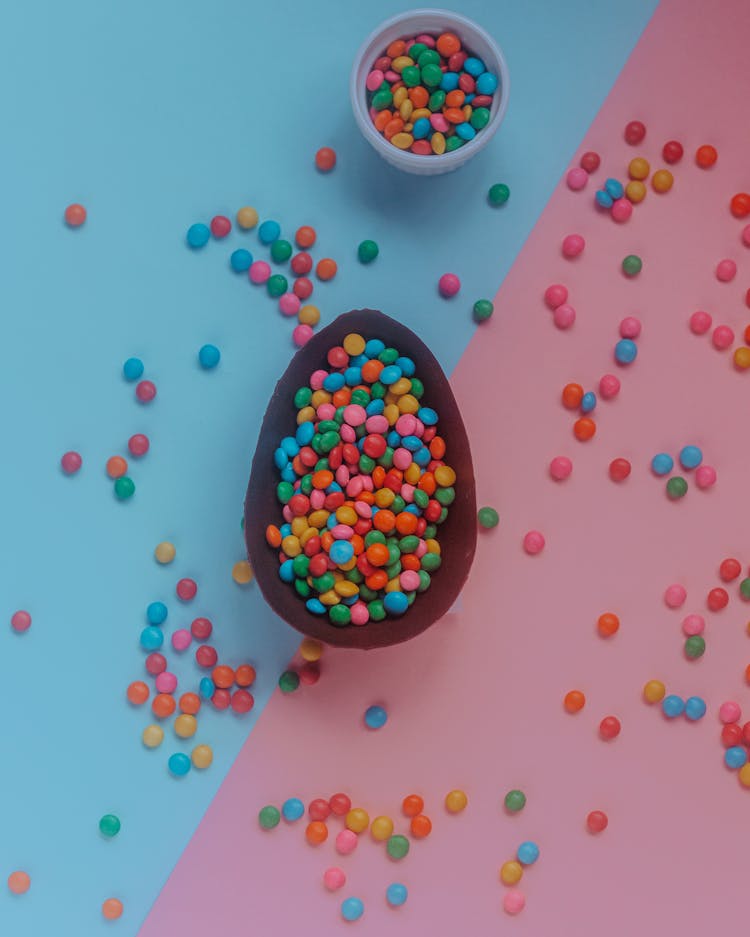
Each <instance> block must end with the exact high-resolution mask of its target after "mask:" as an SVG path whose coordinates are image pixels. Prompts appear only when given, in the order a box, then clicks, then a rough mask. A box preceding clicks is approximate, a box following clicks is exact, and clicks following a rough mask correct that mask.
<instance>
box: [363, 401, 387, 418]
mask: <svg viewBox="0 0 750 937" xmlns="http://www.w3.org/2000/svg"><path fill="white" fill-rule="evenodd" d="M383 410H385V400H383V399H382V398H378V399H377V400H371V401H370V402H369V403H368V404H367V406H366V407H365V413H366V414H367V415H368V416H377V415H378V414H380V413H382V412H383Z"/></svg>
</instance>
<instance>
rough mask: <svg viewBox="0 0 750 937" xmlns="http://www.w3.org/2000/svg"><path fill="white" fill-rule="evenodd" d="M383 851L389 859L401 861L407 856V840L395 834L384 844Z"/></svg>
mask: <svg viewBox="0 0 750 937" xmlns="http://www.w3.org/2000/svg"><path fill="white" fill-rule="evenodd" d="M385 849H386V852H387V853H388V855H389V856H390V857H391V859H403V858H404V856H406V855H408V854H409V840H408V839H407V838H406V837H405V836H401V835H400V834H399V833H396V835H395V836H391V838H390V839H389V840H388V842H387V843H386V844H385Z"/></svg>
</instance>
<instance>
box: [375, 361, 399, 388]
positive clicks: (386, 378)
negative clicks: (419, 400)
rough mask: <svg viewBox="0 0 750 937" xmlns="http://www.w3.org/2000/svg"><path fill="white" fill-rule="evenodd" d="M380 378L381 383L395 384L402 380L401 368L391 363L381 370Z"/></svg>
mask: <svg viewBox="0 0 750 937" xmlns="http://www.w3.org/2000/svg"><path fill="white" fill-rule="evenodd" d="M378 380H379V381H380V382H381V384H386V385H387V384H395V383H396V381H400V380H401V368H399V367H397V366H396V365H395V364H389V365H387V366H386V367H385V368H383V370H382V371H381V372H380V376H379V377H378Z"/></svg>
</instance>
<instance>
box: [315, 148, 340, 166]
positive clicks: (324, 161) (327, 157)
mask: <svg viewBox="0 0 750 937" xmlns="http://www.w3.org/2000/svg"><path fill="white" fill-rule="evenodd" d="M315 165H316V166H317V167H318V170H319V171H320V172H330V171H331V170H332V169H333V167H334V166H335V165H336V151H335V150H332V149H331V147H330V146H323V147H321V148H320V149H319V150H318V152H317V153H316V154H315Z"/></svg>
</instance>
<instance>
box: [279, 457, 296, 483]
mask: <svg viewBox="0 0 750 937" xmlns="http://www.w3.org/2000/svg"><path fill="white" fill-rule="evenodd" d="M281 480H282V481H283V482H290V483H291V484H294V482H296V481H297V473H296V472H295V471H294V467H293V466H292V463H291V462H287V464H286V465H285V467H284V468H283V469H282V470H281Z"/></svg>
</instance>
